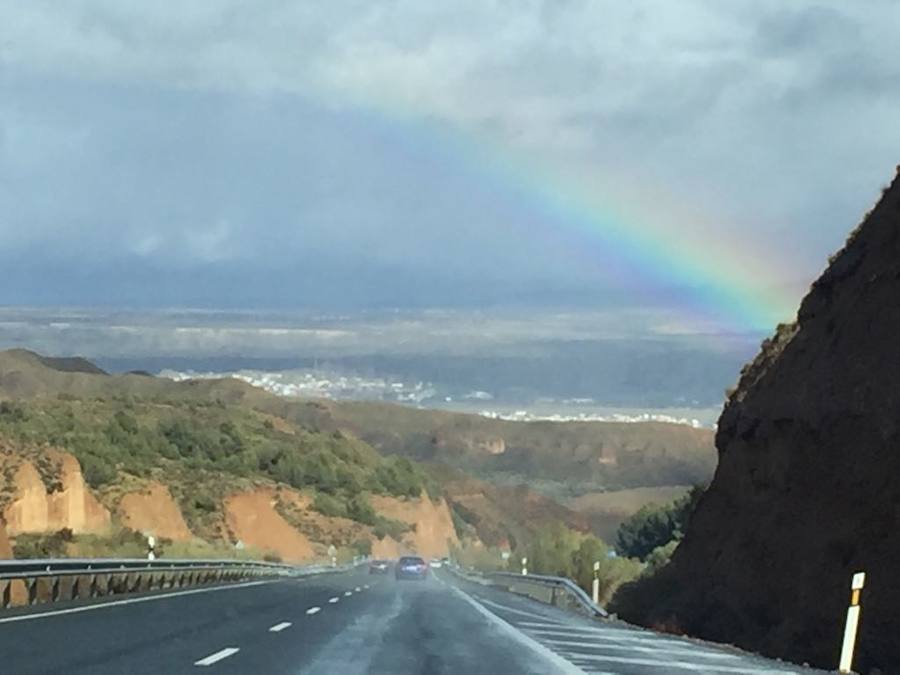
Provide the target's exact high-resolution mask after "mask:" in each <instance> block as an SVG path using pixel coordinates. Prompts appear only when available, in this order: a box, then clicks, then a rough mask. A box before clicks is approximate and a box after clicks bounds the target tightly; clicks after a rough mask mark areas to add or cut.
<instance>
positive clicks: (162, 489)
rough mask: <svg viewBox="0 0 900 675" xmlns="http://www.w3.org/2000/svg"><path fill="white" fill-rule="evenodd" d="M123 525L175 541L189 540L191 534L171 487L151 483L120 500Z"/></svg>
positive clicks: (119, 511)
mask: <svg viewBox="0 0 900 675" xmlns="http://www.w3.org/2000/svg"><path fill="white" fill-rule="evenodd" d="M118 516H119V519H120V520H121V522H122V525H124V526H125V527H128V528H130V529H132V530H136V531H137V532H146V533H148V534H153V535H155V536H157V537H165V538H167V539H172V540H173V541H187V540H189V539H191V537H192V534H191V531H190V529H189V528H188V526H187V523H186V522H184V516H183V515H182V514H181V509H179V508H178V505H177V504H176V503H175V500H174V499H172V495H171V493H170V492H169V488H167V487H166V486H165V485H162V484H160V483H151V484H150V485H148V486H147V487H146V488H145V489H144V490H142V491H140V492H129V493H128V494H126V495H125V496H123V497H122V499H121V501H120V502H119V507H118Z"/></svg>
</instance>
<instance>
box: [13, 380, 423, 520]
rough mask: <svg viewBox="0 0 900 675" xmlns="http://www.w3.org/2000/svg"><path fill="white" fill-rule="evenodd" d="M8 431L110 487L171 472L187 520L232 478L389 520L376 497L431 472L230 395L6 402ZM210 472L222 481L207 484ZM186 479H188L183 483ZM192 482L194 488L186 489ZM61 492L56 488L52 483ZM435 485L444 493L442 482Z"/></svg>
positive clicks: (418, 487) (357, 515) (402, 493)
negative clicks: (69, 457)
mask: <svg viewBox="0 0 900 675" xmlns="http://www.w3.org/2000/svg"><path fill="white" fill-rule="evenodd" d="M0 436H5V437H8V438H11V439H15V440H17V441H20V442H22V443H24V444H27V445H30V446H38V447H39V446H42V445H53V446H56V447H60V448H62V449H65V450H67V451H69V452H71V453H72V454H73V455H75V457H76V458H77V459H78V461H79V462H80V463H81V466H82V471H83V473H84V477H85V480H86V481H87V483H88V484H89V485H91V486H92V487H94V488H102V487H104V486H106V485H108V484H110V483H113V482H114V481H116V480H117V477H119V476H120V474H123V473H124V474H131V475H135V476H150V475H152V474H154V473H159V470H160V469H163V470H164V472H163V474H162V477H163V478H164V479H165V480H167V481H168V482H170V483H176V484H175V485H173V493H174V494H176V495H178V496H179V497H181V501H182V506H183V507H184V510H185V515H186V517H191V516H193V519H194V520H196V519H197V518H202V515H203V513H212V512H214V511H216V510H217V509H218V507H219V504H218V500H219V499H220V498H221V497H222V496H223V495H221V494H215V493H211V492H210V491H209V490H205V489H204V486H208V484H209V483H211V482H212V483H220V484H223V480H222V479H223V478H225V479H226V480H225V481H224V484H227V478H228V477H232V478H251V479H252V478H266V479H271V480H274V481H278V482H281V483H285V484H287V485H290V486H292V487H295V488H303V489H309V490H312V491H314V492H315V493H316V495H317V497H316V501H315V507H316V508H318V509H319V510H322V512H323V513H332V512H339V515H342V516H345V517H348V518H351V519H354V520H357V521H359V522H361V523H364V524H368V525H378V524H381V525H382V526H383V527H385V528H388V529H389V528H390V525H389V524H388V525H386V524H385V523H380V522H379V520H378V518H377V516H376V515H375V513H374V511H373V510H372V507H371V505H370V504H369V503H368V501H367V499H366V496H365V495H366V494H367V493H375V494H386V495H393V496H398V497H409V496H418V495H419V494H421V493H422V491H423V490H425V491H427V490H428V487H429V480H430V479H429V478H428V477H427V476H426V474H425V472H424V471H423V470H422V469H421V468H420V467H418V466H416V465H415V464H414V463H412V462H410V461H409V460H407V459H405V458H388V459H384V458H382V457H381V456H380V455H379V454H378V453H377V452H375V451H374V450H373V449H372V448H371V447H370V446H368V445H367V444H366V443H364V442H362V441H359V440H357V439H355V438H351V437H347V436H345V435H344V434H342V433H341V432H339V431H335V432H332V433H322V432H316V431H311V430H309V429H305V428H303V427H300V426H296V425H285V424H283V423H281V424H279V425H277V426H276V424H275V423H274V422H273V421H272V419H271V418H270V417H269V416H267V415H264V414H261V413H258V412H255V411H253V410H250V409H247V408H244V407H240V406H235V405H227V404H224V403H222V402H221V401H216V400H212V401H195V402H191V403H184V402H172V401H166V400H147V399H141V398H135V397H116V398H108V399H107V398H92V399H77V398H74V397H72V396H69V395H60V396H59V397H57V398H55V399H54V398H51V399H34V400H31V401H16V402H10V401H3V402H0ZM204 477H206V478H209V479H213V480H204ZM181 483H183V484H184V485H181ZM186 485H190V489H181V488H183V487H185V486H186ZM48 488H49V489H51V490H52V489H53V488H52V486H48ZM432 489H434V488H433V487H432Z"/></svg>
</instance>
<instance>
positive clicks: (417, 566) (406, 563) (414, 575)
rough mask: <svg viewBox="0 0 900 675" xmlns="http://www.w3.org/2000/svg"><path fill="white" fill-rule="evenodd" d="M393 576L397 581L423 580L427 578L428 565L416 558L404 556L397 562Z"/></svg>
mask: <svg viewBox="0 0 900 675" xmlns="http://www.w3.org/2000/svg"><path fill="white" fill-rule="evenodd" d="M394 576H395V577H396V578H397V579H425V578H427V577H428V565H427V564H426V563H425V561H424V560H422V559H421V558H420V557H418V556H414V555H405V556H403V557H402V558H400V560H398V561H397V567H396V568H394Z"/></svg>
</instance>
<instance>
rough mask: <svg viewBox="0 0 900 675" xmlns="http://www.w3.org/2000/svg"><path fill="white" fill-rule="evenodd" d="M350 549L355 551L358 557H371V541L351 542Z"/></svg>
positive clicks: (359, 540)
mask: <svg viewBox="0 0 900 675" xmlns="http://www.w3.org/2000/svg"><path fill="white" fill-rule="evenodd" d="M352 548H354V549H356V552H357V553H358V554H359V555H372V540H371V539H365V538H360V539H357V540H356V541H354V542H353V546H352Z"/></svg>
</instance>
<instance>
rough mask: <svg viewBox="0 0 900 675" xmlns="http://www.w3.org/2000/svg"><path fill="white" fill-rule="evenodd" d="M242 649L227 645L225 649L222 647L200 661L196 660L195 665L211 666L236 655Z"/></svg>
mask: <svg viewBox="0 0 900 675" xmlns="http://www.w3.org/2000/svg"><path fill="white" fill-rule="evenodd" d="M239 651H241V650H240V647H225V649H220V650H219V651H217V652H216V653H215V654H210V655H209V656H207V657H204V658H202V659H200V660H199V661H194V665H195V666H211V665H213V664H215V663H218V662H219V661H221V660H222V659H227V658H228V657H229V656H234V655H235V654H237V653H238V652H239Z"/></svg>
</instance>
